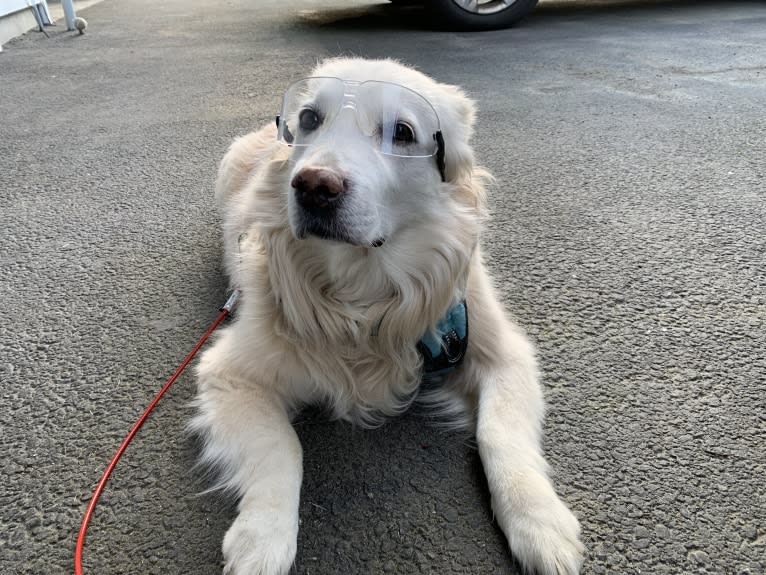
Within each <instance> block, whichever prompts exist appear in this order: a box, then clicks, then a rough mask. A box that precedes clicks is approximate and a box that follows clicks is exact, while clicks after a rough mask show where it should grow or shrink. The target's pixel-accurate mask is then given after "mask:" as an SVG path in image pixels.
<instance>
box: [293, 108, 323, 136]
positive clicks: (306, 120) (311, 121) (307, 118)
mask: <svg viewBox="0 0 766 575" xmlns="http://www.w3.org/2000/svg"><path fill="white" fill-rule="evenodd" d="M298 120H299V122H300V127H301V130H303V131H304V132H312V131H314V130H316V129H317V128H318V127H319V125H320V124H321V123H322V119H321V118H320V117H319V114H317V113H316V112H315V111H314V110H312V109H311V108H306V109H304V110H301V113H300V115H299V116H298Z"/></svg>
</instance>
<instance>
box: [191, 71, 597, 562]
mask: <svg viewBox="0 0 766 575" xmlns="http://www.w3.org/2000/svg"><path fill="white" fill-rule="evenodd" d="M313 75H316V76H336V77H341V78H344V79H353V80H360V81H363V80H365V79H377V80H386V81H391V82H397V83H400V84H403V85H405V86H408V87H410V88H412V89H414V90H416V91H418V92H419V93H421V94H423V95H424V96H425V97H426V98H428V99H429V100H430V101H431V102H432V104H433V105H434V107H435V109H436V111H437V112H438V114H439V117H440V119H441V122H442V131H443V132H444V136H445V141H446V146H447V158H446V164H447V181H446V182H442V181H441V178H440V177H439V174H438V171H437V170H436V167H435V163H434V161H433V159H432V158H425V159H424V158H417V159H412V158H405V159H403V158H380V159H375V160H374V162H372V163H371V162H370V158H371V156H370V155H369V154H368V153H362V152H358V151H356V147H355V146H348V148H350V149H347V148H346V147H344V142H343V141H338V142H331V143H329V144H328V145H327V146H325V147H324V148H323V147H322V146H321V145H319V144H317V146H316V147H314V148H309V149H308V150H304V151H302V152H300V153H298V152H297V151H296V149H291V148H288V147H287V146H285V145H284V144H281V143H278V142H276V140H275V138H276V130H275V129H274V127H272V126H268V127H265V128H263V129H261V130H260V131H258V132H254V133H252V134H249V135H247V136H244V137H242V138H239V139H238V140H236V141H235V142H234V143H233V144H232V146H231V148H230V149H229V151H228V152H227V154H226V156H225V157H224V159H223V161H222V162H221V166H220V170H219V176H218V183H217V187H216V199H217V200H218V203H219V205H220V207H221V210H222V212H223V216H224V244H225V245H224V250H225V254H224V257H225V265H226V269H227V272H228V274H229V276H230V278H231V282H232V285H235V286H239V287H241V289H242V290H243V297H242V302H241V304H240V307H239V309H238V310H237V313H236V317H235V320H234V322H233V323H232V324H231V325H230V326H229V327H227V328H226V329H225V330H224V331H223V333H222V334H221V336H220V337H219V338H218V339H217V341H216V342H215V344H214V345H213V346H212V347H211V348H209V349H208V350H207V351H206V352H205V353H204V355H203V357H202V359H201V360H200V364H199V368H198V379H199V385H198V389H199V391H198V396H197V406H198V414H197V416H196V418H195V419H194V421H193V428H194V429H195V430H197V431H198V432H200V433H201V434H203V436H204V439H205V449H204V454H203V459H204V461H205V462H207V463H210V464H213V465H215V466H217V467H218V468H219V469H220V470H221V487H224V488H227V489H229V490H231V491H233V492H234V493H235V494H236V495H237V496H238V497H239V498H240V503H239V515H238V517H237V518H236V520H235V521H234V523H233V525H232V526H231V528H230V529H229V531H228V532H227V534H226V536H225V538H224V542H223V550H224V558H225V561H226V565H225V569H224V570H225V572H226V573H229V574H232V575H235V574H236V575H282V574H286V573H288V571H289V569H290V567H291V565H292V563H293V561H294V560H295V554H296V538H297V533H298V502H299V492H300V485H301V479H302V462H301V459H302V451H301V446H300V443H299V441H298V438H297V435H296V434H295V432H294V430H293V429H292V426H291V424H290V419H291V416H292V415H293V414H294V413H295V412H296V410H298V409H300V407H301V406H303V405H305V404H308V403H316V402H321V403H325V404H327V405H329V406H331V408H332V409H333V411H334V413H335V415H336V416H337V417H339V418H345V419H348V420H351V421H354V422H357V423H359V424H362V425H372V424H376V423H379V422H380V421H381V418H383V417H385V416H389V415H394V414H396V413H399V412H401V411H402V410H403V409H406V407H407V406H408V405H409V403H410V402H411V401H412V399H413V397H414V396H415V394H416V393H417V389H418V384H419V382H420V372H421V367H422V360H421V358H420V356H419V354H418V353H417V351H416V344H417V342H418V341H419V340H420V338H421V337H422V335H423V334H424V333H425V332H426V331H427V330H429V329H432V328H433V327H434V325H435V324H436V322H437V321H438V320H439V319H440V318H441V317H442V316H443V315H444V314H445V312H446V310H447V309H449V307H450V306H451V305H452V304H453V303H454V302H456V301H458V300H459V299H461V298H464V297H465V298H466V299H467V301H468V310H469V322H470V340H469V345H468V352H467V355H466V360H465V362H464V364H463V366H462V367H461V368H460V369H459V370H457V371H456V372H454V373H453V374H451V375H450V376H449V377H448V379H447V380H445V381H444V382H443V385H442V388H441V392H440V397H439V399H440V400H441V401H442V402H443V403H445V404H446V406H447V411H451V412H454V413H457V412H460V411H463V414H464V415H465V416H466V417H465V420H466V421H470V422H471V425H473V426H475V432H476V438H477V442H478V446H479V452H480V455H481V458H482V461H483V463H484V467H485V471H486V475H487V480H488V482H489V487H490V491H491V493H492V506H493V510H494V513H495V517H496V519H497V521H498V523H499V524H500V526H501V528H502V529H503V531H504V532H505V534H506V536H507V537H508V542H509V544H510V548H511V551H512V552H513V553H514V554H515V556H516V557H517V558H518V560H519V561H520V562H521V563H522V565H524V566H525V568H527V569H529V570H530V571H536V572H538V573H541V574H545V575H555V574H558V575H573V574H575V573H578V572H579V568H580V564H581V562H582V552H583V547H582V545H581V543H580V542H579V531H580V528H579V524H578V522H577V519H575V517H574V516H573V515H572V513H571V512H570V511H569V509H567V507H566V505H565V504H564V503H562V502H561V500H560V499H559V498H558V497H557V495H556V493H555V491H554V489H553V487H552V485H551V482H550V480H549V478H548V475H547V465H546V462H545V460H544V459H543V455H542V452H541V447H540V442H541V427H542V421H543V411H544V403H543V396H542V391H541V388H540V385H539V383H538V374H537V368H536V363H535V358H534V350H533V348H532V346H531V344H530V343H529V341H528V340H527V338H526V337H525V336H524V334H523V333H522V332H521V330H520V329H519V328H518V327H517V326H516V325H514V324H513V323H512V322H511V321H510V320H509V319H508V318H507V316H506V315H505V313H504V310H503V309H502V307H501V305H500V304H499V303H498V299H497V297H496V295H495V293H494V291H493V288H492V282H491V280H490V277H489V275H488V273H487V270H486V268H485V265H484V263H483V261H482V256H481V252H480V249H479V234H480V232H481V228H482V217H483V215H484V214H483V210H484V184H485V183H486V182H487V180H488V178H489V176H488V174H487V173H486V172H485V171H484V170H482V169H481V168H479V167H477V166H476V165H475V163H474V158H473V152H472V150H471V148H470V145H469V139H470V136H471V132H472V125H473V119H474V107H473V103H472V102H471V101H470V100H469V99H468V98H466V97H465V96H464V94H463V93H462V92H461V91H460V90H459V89H457V88H455V87H453V86H447V85H444V84H439V83H437V82H435V81H433V80H431V79H430V78H428V77H426V76H424V75H422V74H420V73H418V72H416V71H414V70H412V69H411V68H407V67H405V66H403V65H401V64H398V63H395V62H392V61H388V60H383V61H367V60H360V59H336V60H330V61H327V62H325V63H323V64H322V65H320V66H319V68H318V69H317V70H315V72H314V74H313ZM351 137H352V136H351V135H349V138H351ZM360 164H362V165H360ZM306 165H311V166H316V165H321V166H330V167H331V168H332V169H336V170H340V171H343V173H350V174H352V175H353V181H354V188H353V189H352V192H353V193H354V194H356V195H357V197H356V198H355V199H356V200H358V201H360V202H364V201H373V200H370V199H365V198H374V202H375V205H374V206H373V208H374V210H372V211H371V212H370V213H375V214H379V217H380V219H381V221H376V220H373V221H366V223H365V226H364V228H360V229H359V230H357V231H358V232H359V233H358V234H357V235H358V236H359V234H361V236H359V237H364V233H366V231H365V230H367V229H368V228H375V230H376V233H380V230H383V231H385V232H386V237H385V239H386V241H385V243H384V244H383V245H382V246H381V247H371V246H370V245H367V244H365V243H364V242H361V243H360V244H358V245H351V244H349V243H339V242H332V241H328V240H324V239H320V238H316V237H309V238H306V239H300V240H299V239H296V237H295V235H294V233H293V230H292V229H291V225H290V218H289V214H288V210H289V204H290V202H292V201H293V200H292V199H291V197H290V196H291V194H292V192H293V191H292V189H291V186H290V181H291V178H292V176H293V175H294V173H295V172H296V171H297V170H299V169H301V168H302V167H305V166H306ZM397 194H400V195H399V196H397ZM413 196H414V197H413ZM397 198H405V199H403V200H402V199H397ZM401 202H410V203H409V204H407V210H400V211H397V205H395V204H399V203H401ZM362 208H364V206H362ZM360 209H361V208H360ZM413 210H416V212H417V213H416V214H408V212H412V211H413ZM351 215H353V212H351ZM410 216H413V217H410ZM349 220H350V221H351V223H349V224H348V225H349V226H353V225H355V224H354V223H353V218H349ZM365 241H366V240H365ZM326 570H327V571H328V572H331V571H332V566H327V568H326Z"/></svg>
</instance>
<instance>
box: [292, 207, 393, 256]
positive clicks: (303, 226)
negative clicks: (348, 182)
mask: <svg viewBox="0 0 766 575" xmlns="http://www.w3.org/2000/svg"><path fill="white" fill-rule="evenodd" d="M295 236H296V237H297V238H298V239H299V240H304V239H307V238H309V237H313V238H318V239H320V240H327V241H333V242H340V243H344V244H349V245H352V246H356V247H366V248H379V247H381V246H382V245H383V244H384V243H386V238H384V237H379V238H375V239H374V240H372V241H370V240H361V239H359V238H354V237H352V236H351V235H350V234H349V233H348V231H347V229H346V228H345V227H344V226H343V225H339V224H338V222H337V221H335V220H327V219H325V218H318V217H316V216H312V215H310V214H304V215H303V217H302V218H301V222H300V223H299V225H298V228H297V229H296V230H295Z"/></svg>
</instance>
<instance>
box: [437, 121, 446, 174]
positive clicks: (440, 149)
mask: <svg viewBox="0 0 766 575" xmlns="http://www.w3.org/2000/svg"><path fill="white" fill-rule="evenodd" d="M434 140H436V167H437V168H439V174H441V177H442V182H446V181H447V176H446V175H445V173H444V171H445V168H446V166H445V163H444V136H442V131H441V130H439V131H437V132H436V133H435V134H434Z"/></svg>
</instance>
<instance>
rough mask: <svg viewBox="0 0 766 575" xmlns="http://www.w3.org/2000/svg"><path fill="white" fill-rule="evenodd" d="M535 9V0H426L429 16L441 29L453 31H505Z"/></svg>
mask: <svg viewBox="0 0 766 575" xmlns="http://www.w3.org/2000/svg"><path fill="white" fill-rule="evenodd" d="M536 5H537V0H515V1H514V0H505V1H502V0H477V1H474V2H467V1H466V0H462V1H461V0H426V2H425V7H426V9H427V10H428V13H429V16H430V17H431V18H433V20H434V21H435V22H436V23H437V24H438V25H439V26H441V27H444V28H448V29H455V30H496V29H498V28H507V27H509V26H511V25H513V24H515V23H516V22H518V21H519V20H521V19H522V18H523V17H524V16H526V15H527V14H528V13H529V12H531V11H532V9H533V8H534V7H535V6H536Z"/></svg>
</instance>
